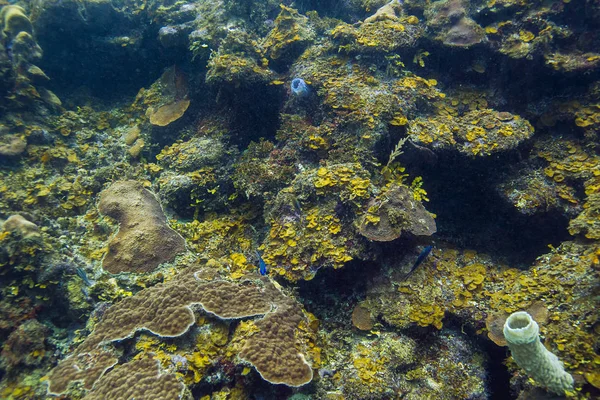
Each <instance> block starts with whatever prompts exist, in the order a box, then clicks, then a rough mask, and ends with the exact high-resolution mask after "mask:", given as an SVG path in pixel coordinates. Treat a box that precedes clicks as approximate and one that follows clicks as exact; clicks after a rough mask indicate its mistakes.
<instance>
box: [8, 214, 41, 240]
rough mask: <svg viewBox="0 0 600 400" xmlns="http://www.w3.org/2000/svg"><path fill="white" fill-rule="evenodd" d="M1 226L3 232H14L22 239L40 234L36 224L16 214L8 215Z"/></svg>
mask: <svg viewBox="0 0 600 400" xmlns="http://www.w3.org/2000/svg"><path fill="white" fill-rule="evenodd" d="M1 227H2V230H4V231H5V232H13V233H16V234H18V235H20V236H21V238H23V239H32V238H36V237H38V236H39V235H40V233H39V229H38V226H37V225H36V224H34V223H33V222H31V221H28V220H27V219H25V218H24V217H22V216H20V215H18V214H16V215H11V216H10V217H8V218H7V219H6V221H4V223H3V224H1Z"/></svg>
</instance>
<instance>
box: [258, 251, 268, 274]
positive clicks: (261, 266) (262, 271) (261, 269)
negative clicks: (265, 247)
mask: <svg viewBox="0 0 600 400" xmlns="http://www.w3.org/2000/svg"><path fill="white" fill-rule="evenodd" d="M255 253H256V257H258V272H259V273H260V274H261V275H262V276H265V275H266V274H267V264H265V260H263V259H262V257H261V256H260V253H259V252H258V251H255Z"/></svg>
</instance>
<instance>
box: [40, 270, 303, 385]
mask: <svg viewBox="0 0 600 400" xmlns="http://www.w3.org/2000/svg"><path fill="white" fill-rule="evenodd" d="M199 273H200V272H187V273H180V274H179V275H178V276H177V277H176V278H175V279H173V280H171V281H169V282H167V283H164V284H158V285H156V286H153V287H151V288H148V289H144V290H142V291H140V292H139V293H137V294H136V295H134V296H132V297H128V298H126V299H124V300H122V301H121V302H119V303H117V304H115V305H114V306H112V307H111V308H110V309H109V310H108V311H107V312H106V313H105V314H104V317H103V318H102V320H101V321H100V322H99V323H98V325H97V326H96V328H95V330H94V332H93V333H92V334H91V335H89V336H88V337H87V338H86V340H85V341H84V342H83V343H82V344H81V345H80V346H79V347H78V348H77V350H76V351H75V353H73V354H72V355H71V356H69V357H68V358H66V359H65V360H63V361H61V362H60V363H59V364H58V366H57V367H56V368H54V369H53V370H52V371H51V373H50V375H49V387H48V392H49V393H53V394H60V393H64V392H65V391H66V390H67V388H68V385H69V383H71V382H74V381H83V382H84V387H85V388H87V389H90V388H92V387H93V386H94V382H96V381H97V380H98V379H99V378H100V377H101V376H102V375H103V374H104V373H105V371H106V370H107V369H109V368H111V367H112V366H114V365H115V364H117V362H118V358H117V357H116V356H115V353H114V352H113V351H111V350H106V349H104V348H103V346H106V345H108V344H110V343H112V342H115V341H120V340H124V339H126V338H128V337H131V336H132V335H133V334H135V332H137V331H139V330H148V331H150V332H152V333H154V334H156V335H158V336H160V337H176V336H181V335H183V334H184V333H185V332H187V331H188V329H189V328H190V326H192V324H193V323H194V321H195V316H194V314H193V312H192V311H191V308H190V307H191V306H193V305H196V304H197V305H200V306H201V307H202V309H203V310H205V311H206V312H208V313H210V314H213V315H215V316H217V317H218V318H221V319H240V318H247V317H253V316H262V315H264V316H265V317H264V318H263V319H261V320H259V321H258V322H256V326H257V327H258V329H257V331H256V332H254V335H253V336H250V337H249V338H248V339H247V340H246V343H245V345H244V347H243V349H242V351H241V353H240V356H241V358H242V359H245V360H247V361H248V362H250V363H251V364H252V365H254V366H255V368H256V369H257V371H258V372H259V373H260V374H261V375H262V376H263V377H264V379H266V380H269V381H271V379H272V380H273V382H275V383H282V384H286V385H288V386H300V385H303V384H305V383H308V382H310V380H311V379H312V369H311V368H310V366H309V365H308V364H307V363H306V361H305V360H304V356H303V355H302V354H301V352H300V350H299V349H298V348H297V347H298V344H297V343H296V341H295V340H294V332H295V330H296V328H297V326H298V323H299V322H300V321H301V320H302V319H303V318H304V317H303V314H302V311H301V308H300V306H299V305H298V304H297V303H296V301H295V300H293V299H290V298H288V297H286V296H285V295H284V294H283V293H281V291H280V290H279V289H277V288H276V287H275V286H274V285H273V283H272V282H271V281H269V280H268V279H265V278H263V279H261V280H258V281H257V280H244V281H241V282H236V283H231V282H228V281H224V280H212V281H202V280H200V279H199V278H198V277H197V276H198V274H199ZM285 356H287V358H284V359H280V358H281V357H285ZM276 359H277V360H278V362H277V363H275V362H274V360H276Z"/></svg>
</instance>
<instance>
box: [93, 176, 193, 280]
mask: <svg viewBox="0 0 600 400" xmlns="http://www.w3.org/2000/svg"><path fill="white" fill-rule="evenodd" d="M98 210H99V211H100V213H101V214H103V215H106V216H109V217H111V218H114V219H116V220H117V221H118V222H119V232H118V233H117V234H116V236H115V237H114V238H113V239H112V240H111V241H110V243H109V244H108V253H107V254H106V255H105V256H104V259H103V260H102V267H103V268H104V269H105V270H107V271H108V272H110V273H112V274H117V273H120V272H149V271H152V270H154V269H155V268H156V267H157V266H158V265H159V264H161V263H163V262H167V261H170V260H172V259H173V258H174V257H175V256H176V255H177V254H179V253H181V252H183V251H185V240H184V239H183V238H182V237H181V236H180V235H179V234H178V233H177V232H175V231H174V230H172V229H171V228H170V227H169V226H168V225H167V219H166V218H165V215H164V213H163V210H162V207H161V206H160V203H159V202H158V200H157V199H156V197H155V196H154V194H153V193H152V192H150V191H149V190H147V189H145V188H144V187H143V186H142V184H141V183H139V182H136V181H119V182H115V183H113V184H112V185H111V186H110V187H109V188H107V189H105V190H104V191H102V192H101V193H100V202H99V203H98Z"/></svg>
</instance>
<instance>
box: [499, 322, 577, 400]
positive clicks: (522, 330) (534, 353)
mask: <svg viewBox="0 0 600 400" xmlns="http://www.w3.org/2000/svg"><path fill="white" fill-rule="evenodd" d="M504 338H505V339H506V341H507V342H508V347H509V348H510V352H511V353H512V356H513V358H514V360H515V361H516V363H517V365H518V366H519V367H521V368H523V369H524V370H525V372H527V375H529V376H530V377H531V378H533V379H534V380H535V381H536V382H537V383H539V384H540V385H542V386H544V387H546V388H547V389H548V390H550V391H552V392H554V393H557V394H564V393H565V391H568V390H573V377H572V376H571V375H570V374H568V373H567V372H566V371H565V369H564V367H563V364H562V362H560V361H559V360H558V357H556V356H555V355H554V354H552V353H551V352H549V351H548V349H546V347H544V345H543V344H542V342H540V327H539V326H538V324H537V322H535V321H534V320H533V318H532V317H531V315H529V314H528V313H526V312H524V311H519V312H516V313H512V314H511V315H510V316H509V317H508V318H507V319H506V322H505V323H504Z"/></svg>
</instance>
